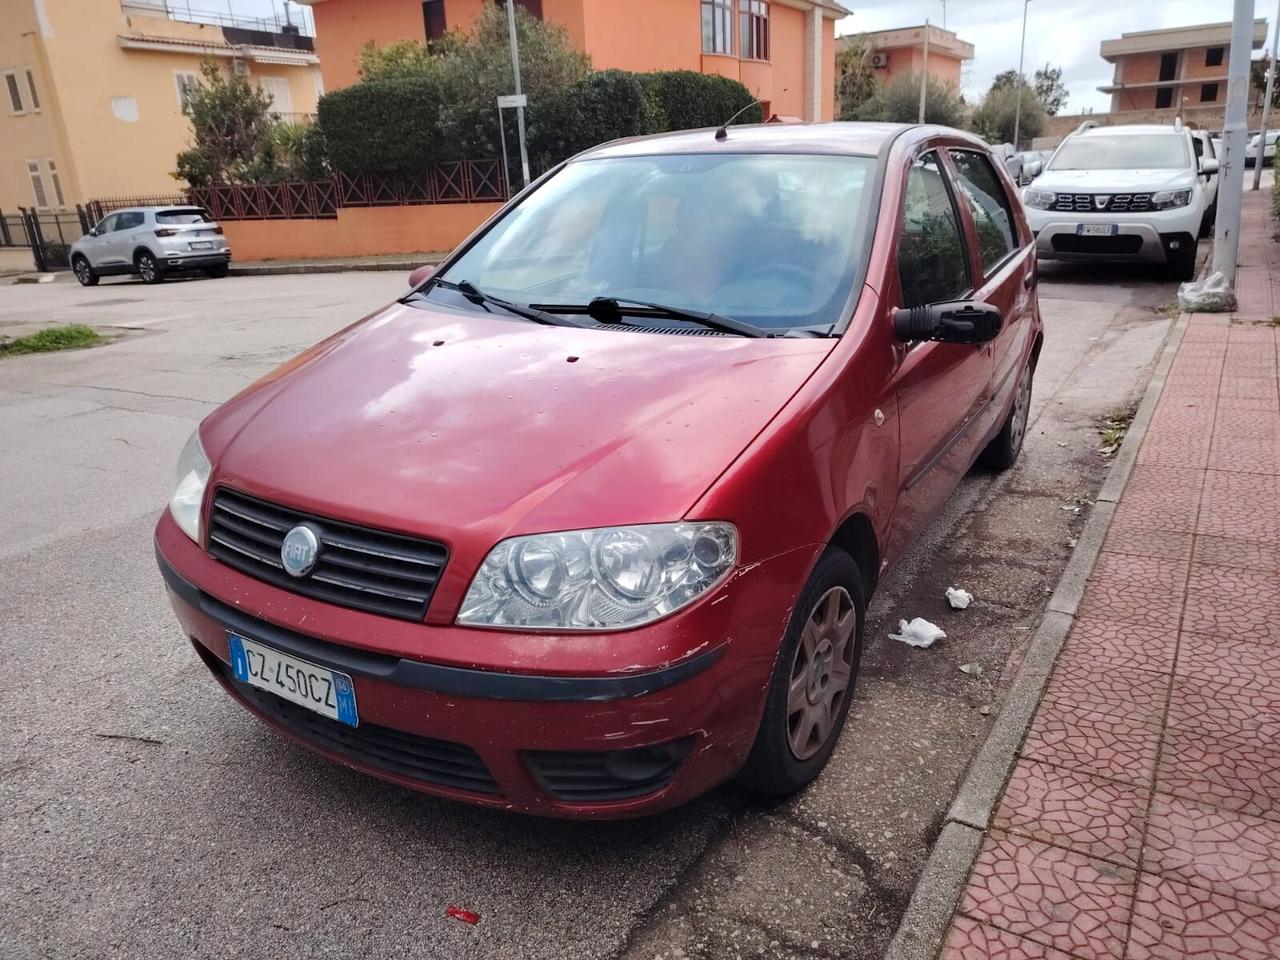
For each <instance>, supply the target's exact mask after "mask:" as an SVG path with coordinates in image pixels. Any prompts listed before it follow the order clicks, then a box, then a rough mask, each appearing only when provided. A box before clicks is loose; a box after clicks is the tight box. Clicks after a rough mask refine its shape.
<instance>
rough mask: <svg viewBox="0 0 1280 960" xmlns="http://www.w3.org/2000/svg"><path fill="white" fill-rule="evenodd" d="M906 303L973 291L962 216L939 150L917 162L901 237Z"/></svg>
mask: <svg viewBox="0 0 1280 960" xmlns="http://www.w3.org/2000/svg"><path fill="white" fill-rule="evenodd" d="M898 279H899V281H900V282H901V284H902V305H903V306H904V307H918V306H921V305H923V304H926V303H940V302H942V301H944V300H958V299H959V298H960V297H962V296H963V295H964V294H965V292H966V291H968V290H969V287H970V284H969V267H968V264H967V262H966V260H965V246H964V240H963V238H962V236H961V233H960V218H959V217H957V216H956V208H955V204H954V203H953V202H952V200H951V192H950V191H949V190H948V189H947V182H946V178H945V177H944V176H943V173H942V167H941V164H940V163H939V161H938V155H937V154H936V153H926V154H925V155H924V156H922V157H920V158H919V159H917V160H916V162H915V163H914V164H912V165H911V170H910V172H909V173H908V174H907V192H906V196H905V198H904V200H903V204H902V235H901V237H900V239H899V240H898Z"/></svg>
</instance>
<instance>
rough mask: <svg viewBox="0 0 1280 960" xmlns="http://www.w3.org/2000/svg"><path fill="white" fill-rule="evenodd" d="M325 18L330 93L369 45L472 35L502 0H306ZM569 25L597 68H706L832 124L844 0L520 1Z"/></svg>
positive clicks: (784, 109) (793, 111) (322, 50)
mask: <svg viewBox="0 0 1280 960" xmlns="http://www.w3.org/2000/svg"><path fill="white" fill-rule="evenodd" d="M302 2H304V3H308V4H310V6H311V7H312V8H313V10H314V13H315V24H316V53H317V54H319V56H320V64H321V70H322V71H323V74H324V83H325V88H326V89H329V90H333V89H336V88H338V87H344V86H347V85H349V84H352V83H354V82H355V81H356V78H357V73H356V60H357V58H358V56H359V53H360V49H361V47H363V46H364V45H365V44H366V43H368V42H369V41H371V40H372V41H374V42H375V43H378V44H389V43H395V42H397V41H400V40H432V39H435V38H436V37H439V36H440V35H441V34H443V33H444V31H446V30H455V29H461V30H466V29H468V28H469V27H470V26H471V24H472V22H473V21H474V20H475V18H476V15H477V14H478V13H479V12H480V10H481V8H482V6H483V4H484V3H486V2H492V0H426V2H423V0H302ZM518 2H519V3H520V6H522V7H523V8H524V9H526V10H527V11H529V13H531V14H533V15H534V16H536V17H541V18H542V19H544V20H546V21H548V22H551V23H556V24H559V25H560V26H561V27H563V28H564V29H565V31H566V32H567V33H568V35H569V38H570V40H571V41H572V42H573V44H574V45H575V46H576V47H578V48H579V49H580V50H582V51H584V52H585V53H586V54H587V55H588V56H590V57H591V62H592V65H593V66H594V67H595V68H596V69H597V70H604V69H609V68H618V69H622V70H635V71H646V70H697V71H699V72H701V73H718V74H721V75H723V76H726V77H730V78H732V79H734V80H740V81H741V82H742V83H743V84H744V85H745V86H746V87H747V89H748V90H750V91H751V92H752V93H753V94H754V95H755V96H756V97H759V98H760V99H761V100H763V101H764V109H765V116H769V115H772V114H781V115H788V116H798V117H803V118H804V119H806V120H830V119H831V118H832V116H833V114H834V111H835V22H836V20H838V19H840V18H841V17H844V16H847V15H848V13H849V11H848V10H846V9H845V8H844V7H842V6H840V4H839V3H836V2H835V0H643V2H640V3H637V2H623V0H518Z"/></svg>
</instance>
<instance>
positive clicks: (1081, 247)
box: [1026, 207, 1202, 263]
mask: <svg viewBox="0 0 1280 960" xmlns="http://www.w3.org/2000/svg"><path fill="white" fill-rule="evenodd" d="M1026 211H1027V222H1028V224H1029V225H1030V227H1031V232H1032V233H1033V234H1035V238H1036V256H1037V257H1039V258H1040V259H1041V260H1107V261H1116V262H1121V263H1167V262H1168V261H1169V259H1170V258H1171V256H1173V255H1176V254H1177V253H1178V252H1179V251H1181V250H1185V249H1187V248H1188V247H1190V246H1194V245H1195V242H1196V236H1197V234H1198V233H1199V230H1200V220H1201V217H1202V214H1201V213H1200V212H1199V211H1197V210H1196V209H1195V208H1194V207H1179V208H1177V209H1174V210H1157V211H1150V212H1146V213H1142V214H1138V215H1135V214H1126V213H1111V214H1108V213H1082V212H1074V213H1065V212H1062V211H1059V210H1038V209H1036V208H1034V207H1027V208H1026ZM1099 224H1114V225H1115V227H1116V234H1115V236H1112V237H1085V236H1082V235H1081V234H1080V232H1079V228H1080V227H1081V226H1084V225H1099Z"/></svg>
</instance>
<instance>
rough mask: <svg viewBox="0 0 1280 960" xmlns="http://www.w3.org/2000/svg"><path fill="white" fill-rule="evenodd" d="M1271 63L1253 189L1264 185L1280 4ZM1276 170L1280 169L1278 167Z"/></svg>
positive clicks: (1279, 48)
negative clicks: (1264, 161)
mask: <svg viewBox="0 0 1280 960" xmlns="http://www.w3.org/2000/svg"><path fill="white" fill-rule="evenodd" d="M1271 29H1272V31H1273V33H1272V35H1271V63H1270V65H1269V66H1268V67H1267V93H1266V96H1265V97H1263V98H1262V139H1261V140H1259V141H1258V156H1257V158H1256V159H1255V160H1254V161H1253V189H1254V190H1257V189H1258V185H1259V184H1260V183H1262V158H1263V157H1264V156H1266V153H1267V123H1268V121H1269V120H1270V119H1271V91H1273V90H1274V89H1275V87H1276V53H1277V52H1280V3H1277V4H1276V22H1275V24H1274V25H1273V26H1272V28H1271ZM1276 169H1280V167H1277V168H1276Z"/></svg>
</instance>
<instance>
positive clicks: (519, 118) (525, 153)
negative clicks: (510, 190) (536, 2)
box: [507, 0, 529, 187]
mask: <svg viewBox="0 0 1280 960" xmlns="http://www.w3.org/2000/svg"><path fill="white" fill-rule="evenodd" d="M507 33H508V34H509V35H510V37H511V72H512V73H513V74H515V78H516V96H517V97H519V96H521V95H522V91H521V89H520V44H519V42H517V40H516V0H507ZM516 130H517V131H518V133H519V135H520V172H521V174H523V175H524V185H525V186H526V187H527V186H528V185H529V148H528V147H527V146H526V145H525V142H524V105H523V104H522V105H520V106H518V107H516Z"/></svg>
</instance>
